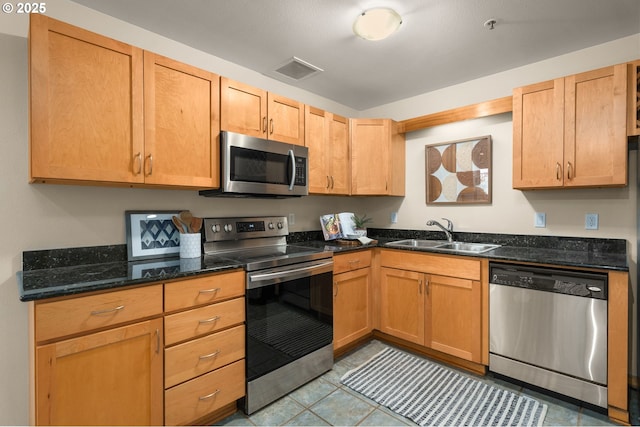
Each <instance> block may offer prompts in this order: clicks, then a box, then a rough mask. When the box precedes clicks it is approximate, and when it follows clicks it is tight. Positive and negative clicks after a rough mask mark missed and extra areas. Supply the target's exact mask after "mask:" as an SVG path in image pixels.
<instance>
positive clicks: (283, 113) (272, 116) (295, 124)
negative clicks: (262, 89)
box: [267, 93, 304, 145]
mask: <svg viewBox="0 0 640 427" xmlns="http://www.w3.org/2000/svg"><path fill="white" fill-rule="evenodd" d="M267 111H268V113H269V121H268V125H267V135H268V136H267V137H268V138H269V139H272V140H274V141H280V142H286V143H288V144H295V145H304V104H303V103H302V102H298V101H295V100H293V99H289V98H285V97H284V96H280V95H276V94H273V93H268V94H267Z"/></svg>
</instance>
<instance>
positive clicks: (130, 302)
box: [35, 285, 162, 342]
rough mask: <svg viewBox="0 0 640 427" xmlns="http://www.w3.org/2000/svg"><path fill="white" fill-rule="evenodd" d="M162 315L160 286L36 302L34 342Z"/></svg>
mask: <svg viewBox="0 0 640 427" xmlns="http://www.w3.org/2000/svg"><path fill="white" fill-rule="evenodd" d="M160 314H162V285H153V286H147V287H142V288H135V289H128V290H123V291H113V292H107V293H104V294H98V295H90V296H85V297H78V298H73V299H66V300H60V301H54V302H44V303H37V304H36V305H35V324H36V327H35V331H36V341H37V342H41V341H46V340H50V339H54V338H58V337H63V336H67V335H72V334H77V333H81V332H87V331H90V330H93V329H98V328H104V327H107V326H113V325H117V324H120V323H125V322H129V321H132V320H136V319H142V318H145V317H150V316H154V315H160Z"/></svg>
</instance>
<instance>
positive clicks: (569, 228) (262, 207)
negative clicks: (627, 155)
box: [0, 0, 640, 425]
mask: <svg viewBox="0 0 640 427" xmlns="http://www.w3.org/2000/svg"><path fill="white" fill-rule="evenodd" d="M47 8H48V13H49V15H50V16H52V17H55V18H57V19H61V20H64V21H66V22H70V23H72V24H75V25H78V26H81V27H84V28H88V29H91V30H93V31H96V32H99V33H101V34H105V35H108V36H111V37H114V38H117V39H119V40H122V41H125V42H128V43H131V44H134V45H137V46H140V47H143V48H145V49H149V50H152V51H155V52H157V53H160V54H163V55H166V56H169V57H172V58H176V59H179V60H182V61H185V62H188V63H191V64H193V65H196V66H199V67H202V68H205V69H209V70H211V71H214V72H216V73H219V74H221V75H225V76H228V77H231V78H234V79H237V80H241V81H244V82H247V83H249V84H252V85H255V86H259V87H263V88H265V89H268V90H272V91H274V92H277V93H280V94H282V95H285V96H289V97H292V98H295V99H299V100H301V101H303V102H305V103H308V104H311V105H314V106H316V107H319V108H324V109H327V110H330V111H334V112H336V113H338V114H342V115H345V116H350V117H355V116H359V115H360V116H363V117H392V118H395V119H398V120H401V119H404V118H410V117H415V116H419V115H422V114H427V113H429V112H434V111H440V110H443V109H447V108H453V107H456V106H460V105H466V104H469V103H473V102H479V101H484V100H487V99H493V98H496V97H500V96H505V95H507V94H509V93H510V90H511V87H513V86H516V85H518V84H524V83H519V82H520V81H521V80H522V79H525V78H526V83H529V82H533V81H538V80H543V79H547V78H551V77H553V76H550V74H552V73H551V72H550V70H553V72H554V73H558V74H557V75H563V74H568V73H571V72H576V71H580V70H582V69H589V68H595V67H597V66H600V65H607V64H610V63H615V62H622V61H624V60H626V59H630V58H629V57H630V56H633V55H637V53H638V52H640V49H638V47H639V46H640V42H639V40H640V35H639V36H638V37H635V38H627V39H621V40H620V41H617V42H614V43H612V44H610V45H609V46H607V49H604V50H605V51H606V52H607V53H606V55H605V54H604V53H602V49H601V48H598V47H596V48H593V50H586V51H585V52H579V53H577V54H576V55H575V56H569V57H566V58H564V57H560V58H557V59H555V60H552V61H550V62H549V64H548V65H545V66H540V65H539V64H532V66H531V67H522V68H521V69H519V70H515V71H514V72H513V73H506V74H505V73H503V74H501V75H497V76H490V77H488V78H485V79H481V80H480V81H474V82H469V83H466V84H464V85H461V86H456V87H453V88H447V89H444V90H442V91H438V92H437V93H432V94H425V95H421V96H419V97H415V98H412V99H409V100H405V101H402V102H400V103H394V104H390V105H387V106H383V107H380V108H379V109H376V110H370V111H367V112H356V111H353V110H351V109H349V108H347V107H345V106H341V105H339V104H336V103H334V102H332V101H330V100H327V99H324V98H320V97H318V96H315V95H313V94H310V93H308V92H305V91H301V90H298V89H296V88H293V87H289V86H287V85H284V84H282V83H280V82H277V81H275V80H270V79H268V78H267V77H265V76H262V75H260V74H258V73H254V72H251V71H249V70H246V69H243V68H242V67H238V66H236V65H234V64H230V63H228V62H226V61H223V60H220V59H219V58H215V57H212V56H210V55H207V54H204V53H202V52H198V51H195V50H194V49H191V48H188V47H186V46H183V45H180V44H179V43H176V42H173V41H171V40H167V39H165V38H162V37H160V36H157V35H154V34H152V33H149V32H147V31H145V30H142V29H140V28H137V27H134V26H131V25H129V24H127V23H124V22H121V21H117V20H114V19H111V18H109V17H105V16H103V15H101V14H99V13H97V12H93V11H91V10H88V9H86V8H84V7H81V6H78V5H76V4H75V3H72V2H69V1H67V0H53V1H48V2H47ZM27 28H28V23H27V20H26V17H24V16H22V17H20V16H16V15H6V14H1V15H0V58H2V59H1V62H0V82H1V83H0V148H1V151H0V153H1V154H0V196H1V197H2V200H3V202H2V203H1V204H0V218H3V219H4V222H5V226H4V227H3V230H4V231H3V233H2V237H3V239H2V241H3V242H4V244H3V245H1V246H0V343H2V345H1V346H0V424H3V425H20V424H27V423H28V387H27V383H28V352H27V347H28V339H27V332H28V330H27V304H25V303H21V302H20V301H19V299H18V291H17V284H16V279H15V275H16V272H18V271H20V270H21V268H22V252H23V251H26V250H37V249H49V248H63V247H77V246H94V245H107V244H123V243H125V232H124V215H123V214H124V211H125V210H128V209H191V210H192V211H193V212H194V213H195V214H197V215H200V216H218V215H243V214H247V215H254V214H257V215H270V214H282V215H287V214H289V213H294V214H295V217H296V224H295V225H293V226H292V227H291V228H292V230H293V231H300V230H316V229H319V226H318V216H319V215H320V214H322V213H326V212H329V211H345V210H351V211H356V212H364V211H367V212H368V213H369V214H370V215H371V216H373V217H374V219H375V222H374V224H373V225H374V226H378V227H398V228H419V229H425V228H426V227H425V225H424V222H425V221H426V219H427V218H439V217H441V216H447V217H450V218H451V219H453V220H454V223H455V224H456V229H458V230H464V231H480V232H483V231H484V232H508V233H522V234H535V233H540V234H557V235H580V236H598V237H616V238H626V239H629V241H630V242H634V245H630V246H631V247H630V250H632V253H633V256H632V258H633V259H632V267H633V271H634V274H635V263H636V259H637V257H636V254H635V220H634V218H635V216H634V212H635V184H632V185H630V186H629V187H628V188H625V189H618V190H577V191H566V192H565V191H562V192H535V193H522V192H518V191H514V190H511V188H510V182H511V176H510V173H511V172H510V167H511V157H510V156H511V135H510V132H511V118H510V115H508V114H505V115H501V116H496V117H493V118H488V119H480V120H474V121H469V122H463V123H458V124H452V125H447V126H441V127H438V128H433V129H430V130H425V131H419V132H413V133H411V134H408V135H407V196H406V197H405V198H346V197H315V196H310V197H306V198H302V199H292V200H257V201H256V200H240V199H238V200H236V199H205V198H202V197H199V196H198V195H197V194H196V193H195V192H191V191H178V190H146V189H123V188H106V187H104V188H103V187H80V186H58V185H30V184H28V183H27V179H28V87H27V41H26V38H25V37H26V34H27ZM611 51H614V52H615V55H613V54H612V53H611ZM590 52H595V53H596V54H594V55H590V54H589V53H590ZM603 55H604V59H597V58H600V57H601V56H603ZM519 76H522V78H520V77H519ZM537 76H539V78H538V77H537ZM485 134H491V135H492V136H493V150H494V156H493V165H494V180H493V188H494V199H493V200H494V202H493V204H492V205H488V206H475V207H431V206H426V205H425V203H424V160H423V159H424V145H425V144H430V143H436V142H442V141H449V140H453V139H460V138H465V137H471V136H477V135H485ZM631 166H632V169H633V171H634V172H633V173H632V174H631V180H632V182H635V170H636V165H635V162H634V163H632V164H631ZM374 167H375V166H374ZM392 211H397V212H398V213H399V222H398V224H393V225H392V224H390V220H389V216H390V214H391V212H392ZM534 211H539V212H540V211H543V212H546V213H547V224H548V227H547V228H546V229H534V228H533V212H534ZM585 212H598V213H599V214H600V223H601V229H600V230H598V231H596V232H585V230H583V229H582V227H581V224H582V221H583V218H584V213H585ZM634 301H635V299H634Z"/></svg>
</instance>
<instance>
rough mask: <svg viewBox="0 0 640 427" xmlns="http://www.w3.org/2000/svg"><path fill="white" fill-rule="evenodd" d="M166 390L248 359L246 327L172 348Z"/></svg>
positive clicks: (167, 353) (166, 359)
mask: <svg viewBox="0 0 640 427" xmlns="http://www.w3.org/2000/svg"><path fill="white" fill-rule="evenodd" d="M164 355H165V357H164V372H165V375H164V385H165V387H166V388H169V387H173V386H174V385H176V384H180V383H181V382H184V381H187V380H190V379H191V378H195V377H197V376H198V375H202V374H204V373H206V372H209V371H213V370H214V369H218V368H219V367H221V366H224V365H228V364H229V363H231V362H235V361H236V360H239V359H242V358H244V325H241V326H236V327H235V328H231V329H227V330H225V331H222V332H216V333H215V334H211V335H207V336H205V337H202V338H198V339H195V340H193V341H188V342H186V343H183V344H179V345H176V346H174V347H171V348H168V349H166V350H165V353H164Z"/></svg>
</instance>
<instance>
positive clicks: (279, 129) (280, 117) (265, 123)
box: [220, 77, 304, 145]
mask: <svg viewBox="0 0 640 427" xmlns="http://www.w3.org/2000/svg"><path fill="white" fill-rule="evenodd" d="M220 94H221V100H220V104H221V112H220V128H221V129H222V130H226V131H230V132H237V133H242V134H245V135H250V136H255V137H258V138H266V139H271V140H274V141H280V142H285V143H289V144H295V145H304V104H303V103H301V102H298V101H295V100H292V99H289V98H285V97H283V96H279V95H276V94H274V93H271V92H267V91H264V90H262V89H258V88H256V87H253V86H250V85H248V84H245V83H242V82H237V81H234V80H231V79H228V78H226V77H222V79H221V83H220Z"/></svg>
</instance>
